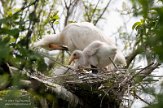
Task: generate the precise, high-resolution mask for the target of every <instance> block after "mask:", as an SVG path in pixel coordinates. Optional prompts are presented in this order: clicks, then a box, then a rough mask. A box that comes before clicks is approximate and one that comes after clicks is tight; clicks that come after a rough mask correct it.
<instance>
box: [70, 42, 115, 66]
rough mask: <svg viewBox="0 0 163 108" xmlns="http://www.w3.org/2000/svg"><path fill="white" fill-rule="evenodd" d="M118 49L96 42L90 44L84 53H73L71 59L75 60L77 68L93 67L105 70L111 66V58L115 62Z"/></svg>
mask: <svg viewBox="0 0 163 108" xmlns="http://www.w3.org/2000/svg"><path fill="white" fill-rule="evenodd" d="M116 51H117V49H116V47H115V46H111V45H108V44H106V43H105V42H100V41H94V42H92V43H91V44H89V45H88V46H87V47H86V48H85V49H84V50H83V51H80V50H75V51H73V53H72V55H71V57H72V58H75V57H73V56H78V57H76V58H77V59H76V61H75V67H76V68H78V67H83V66H89V65H93V66H96V67H99V68H103V67H105V66H107V65H109V64H111V63H112V62H111V60H110V58H111V59H112V60H113V59H114V56H115V54H116Z"/></svg>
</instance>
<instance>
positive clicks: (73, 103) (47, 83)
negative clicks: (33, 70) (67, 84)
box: [27, 74, 82, 107]
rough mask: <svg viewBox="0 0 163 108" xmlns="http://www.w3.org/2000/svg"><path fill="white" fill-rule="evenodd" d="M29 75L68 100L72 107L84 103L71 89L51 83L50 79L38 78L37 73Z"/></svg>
mask: <svg viewBox="0 0 163 108" xmlns="http://www.w3.org/2000/svg"><path fill="white" fill-rule="evenodd" d="M27 76H28V77H29V78H31V79H33V80H34V81H36V82H38V83H41V84H43V85H44V86H45V87H46V88H47V90H48V91H50V92H52V93H55V94H56V95H57V96H59V97H60V98H62V99H63V100H65V101H68V102H69V103H70V105H71V106H72V107H76V106H77V105H78V104H80V105H82V102H81V101H80V100H79V98H78V97H77V96H76V95H74V94H73V93H71V92H70V91H68V90H67V89H65V88H64V87H63V86H61V85H59V84H55V83H51V82H50V81H47V80H42V79H41V78H38V77H36V76H35V75H29V74H27ZM48 91H47V92H48Z"/></svg>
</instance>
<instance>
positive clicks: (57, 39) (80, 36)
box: [34, 22, 126, 65]
mask: <svg viewBox="0 0 163 108" xmlns="http://www.w3.org/2000/svg"><path fill="white" fill-rule="evenodd" d="M96 40H99V41H101V42H105V43H107V44H108V45H111V46H115V42H114V41H113V39H112V38H110V37H109V36H106V35H105V34H104V33H103V32H102V31H101V30H100V29H98V28H97V27H96V26H94V25H93V24H91V23H88V22H82V23H72V24H69V25H67V26H66V27H65V28H64V29H63V30H62V31H61V32H60V33H59V34H54V35H53V36H52V35H50V36H44V38H42V39H41V40H39V41H37V42H36V43H34V46H35V47H38V46H41V47H44V48H46V49H48V44H51V43H53V44H56V45H65V46H67V47H68V49H69V50H70V51H71V52H72V51H74V50H83V49H84V48H85V47H87V46H88V45H89V44H90V43H92V42H93V41H96ZM117 50H118V51H117V54H116V56H115V57H116V58H115V61H116V62H117V63H122V64H123V65H126V61H125V57H124V55H123V54H122V52H121V51H120V50H119V49H117Z"/></svg>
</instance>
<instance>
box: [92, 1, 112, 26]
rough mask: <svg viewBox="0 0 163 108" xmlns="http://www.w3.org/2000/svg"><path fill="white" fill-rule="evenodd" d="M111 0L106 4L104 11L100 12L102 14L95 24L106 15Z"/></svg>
mask: <svg viewBox="0 0 163 108" xmlns="http://www.w3.org/2000/svg"><path fill="white" fill-rule="evenodd" d="M110 2H111V0H109V2H108V3H107V5H106V6H105V8H104V10H103V11H102V13H101V14H100V16H99V17H98V18H97V20H96V21H95V22H94V25H96V24H97V23H98V21H99V20H100V19H101V17H102V16H103V15H104V13H105V11H106V9H107V8H108V7H109V5H110Z"/></svg>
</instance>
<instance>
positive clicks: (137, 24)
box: [132, 22, 142, 30]
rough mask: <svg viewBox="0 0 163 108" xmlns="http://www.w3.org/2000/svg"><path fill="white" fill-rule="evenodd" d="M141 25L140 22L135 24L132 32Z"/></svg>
mask: <svg viewBox="0 0 163 108" xmlns="http://www.w3.org/2000/svg"><path fill="white" fill-rule="evenodd" d="M140 25H142V23H141V22H136V23H135V24H134V25H133V26H132V29H133V30H134V29H135V28H136V27H137V26H140Z"/></svg>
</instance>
